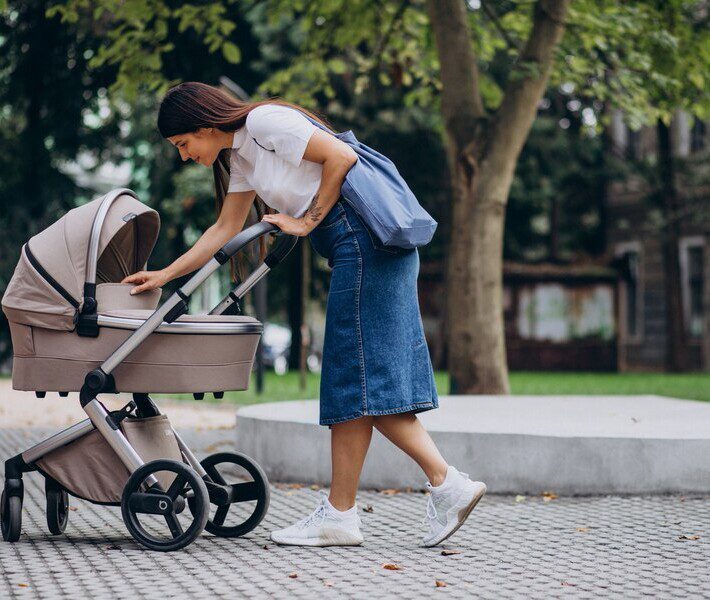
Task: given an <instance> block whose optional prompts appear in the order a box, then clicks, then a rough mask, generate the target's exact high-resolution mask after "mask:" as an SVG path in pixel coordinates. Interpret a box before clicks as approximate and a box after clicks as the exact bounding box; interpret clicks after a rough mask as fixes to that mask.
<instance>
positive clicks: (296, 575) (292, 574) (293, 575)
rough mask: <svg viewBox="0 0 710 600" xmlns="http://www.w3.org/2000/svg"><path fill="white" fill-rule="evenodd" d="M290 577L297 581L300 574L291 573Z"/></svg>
mask: <svg viewBox="0 0 710 600" xmlns="http://www.w3.org/2000/svg"><path fill="white" fill-rule="evenodd" d="M288 576H289V577H290V578H291V579H296V577H298V573H289V574H288Z"/></svg>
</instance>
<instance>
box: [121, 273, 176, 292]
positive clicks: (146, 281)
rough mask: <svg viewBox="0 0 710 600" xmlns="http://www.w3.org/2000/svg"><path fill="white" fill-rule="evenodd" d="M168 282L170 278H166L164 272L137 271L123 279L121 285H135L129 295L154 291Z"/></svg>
mask: <svg viewBox="0 0 710 600" xmlns="http://www.w3.org/2000/svg"><path fill="white" fill-rule="evenodd" d="M168 281H170V277H168V276H167V274H166V273H165V271H164V270H162V271H138V273H133V275H129V276H128V277H126V278H124V279H123V281H121V283H137V284H139V285H137V286H136V287H134V288H133V289H132V290H131V295H134V294H140V293H141V292H147V291H148V290H154V289H156V288H159V287H162V286H163V285H165V284H166V283H167V282H168Z"/></svg>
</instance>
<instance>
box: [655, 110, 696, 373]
mask: <svg viewBox="0 0 710 600" xmlns="http://www.w3.org/2000/svg"><path fill="white" fill-rule="evenodd" d="M656 131H657V132H658V167H659V170H660V175H661V202H662V205H663V221H664V228H663V234H662V247H663V271H664V288H665V290H664V291H665V294H664V296H665V300H666V369H668V370H669V371H683V370H684V369H687V365H688V360H687V356H686V347H687V346H686V339H685V338H686V336H685V323H684V318H683V299H682V297H681V294H682V287H681V278H680V256H679V250H678V240H679V237H680V223H679V222H678V219H679V214H680V199H679V198H678V189H677V186H676V177H675V164H674V161H675V159H674V156H673V148H672V144H671V137H670V129H669V127H668V126H667V125H666V124H665V123H663V121H661V120H660V119H659V120H658V122H657V126H656Z"/></svg>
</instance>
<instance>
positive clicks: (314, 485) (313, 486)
mask: <svg viewBox="0 0 710 600" xmlns="http://www.w3.org/2000/svg"><path fill="white" fill-rule="evenodd" d="M311 489H312V490H316V491H318V490H319V489H320V486H319V485H318V484H317V483H314V484H313V485H311Z"/></svg>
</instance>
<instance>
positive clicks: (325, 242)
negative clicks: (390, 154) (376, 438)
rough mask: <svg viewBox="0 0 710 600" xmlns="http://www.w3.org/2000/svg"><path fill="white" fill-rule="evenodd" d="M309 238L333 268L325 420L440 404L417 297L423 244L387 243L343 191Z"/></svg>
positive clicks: (326, 348) (326, 343)
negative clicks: (408, 246) (398, 245)
mask: <svg viewBox="0 0 710 600" xmlns="http://www.w3.org/2000/svg"><path fill="white" fill-rule="evenodd" d="M309 237H310V240H311V245H312V246H313V248H314V250H315V251H316V252H317V253H318V254H320V255H321V256H322V257H323V258H326V259H327V260H328V266H330V268H331V269H332V271H331V277H330V289H329V291H328V302H327V306H326V321H325V339H324V342H323V362H322V364H323V368H322V371H321V383H320V424H321V425H328V426H331V425H333V424H335V423H341V422H343V421H349V420H351V419H357V418H359V417H362V416H365V415H389V414H394V413H403V412H413V413H416V412H422V411H425V410H430V409H432V408H437V407H438V406H439V399H438V395H437V392H436V385H435V384H434V371H433V369H432V365H431V358H430V357H429V349H428V347H427V344H426V340H425V338H424V328H423V326H422V318H421V314H420V312H419V302H418V299H417V276H418V274H419V252H418V251H417V249H416V248H414V249H411V250H408V249H403V248H395V247H391V246H382V244H380V242H379V240H378V238H377V237H375V234H374V233H373V232H372V230H371V229H370V228H369V227H368V226H367V225H366V224H365V223H364V222H363V221H362V219H361V218H360V217H359V215H358V214H357V213H356V212H355V210H354V209H353V208H352V206H351V205H350V204H349V203H348V201H347V200H345V199H344V198H342V197H341V198H340V199H339V200H338V201H337V202H336V204H335V205H334V206H333V208H332V209H331V210H330V211H329V212H328V214H327V215H326V216H325V218H324V219H323V220H322V221H321V222H320V223H319V224H318V226H317V227H316V228H315V229H314V230H313V231H312V232H311V233H310V234H309Z"/></svg>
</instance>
